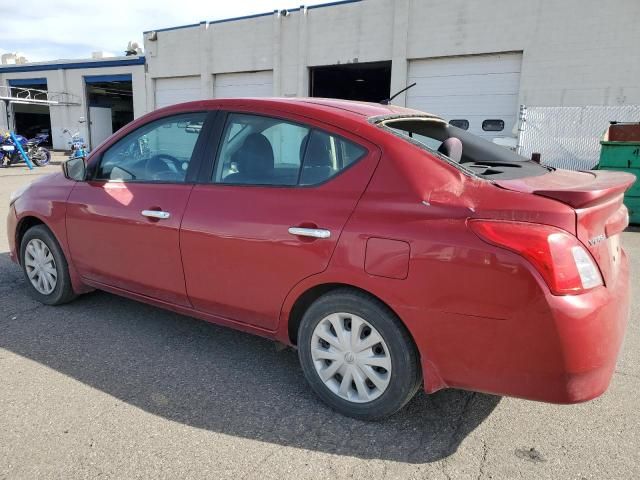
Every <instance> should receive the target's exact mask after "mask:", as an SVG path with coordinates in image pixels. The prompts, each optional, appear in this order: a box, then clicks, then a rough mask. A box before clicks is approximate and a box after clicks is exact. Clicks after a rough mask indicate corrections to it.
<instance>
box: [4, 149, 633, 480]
mask: <svg viewBox="0 0 640 480" xmlns="http://www.w3.org/2000/svg"><path fill="white" fill-rule="evenodd" d="M59 159H60V157H56V160H59ZM59 168H60V167H59V166H58V165H52V166H49V167H46V168H39V169H35V170H34V171H31V172H30V171H28V170H27V168H26V167H25V166H18V167H12V168H9V169H0V479H36V478H37V479H44V478H46V479H58V478H59V479H87V478H121V479H135V478H152V479H164V478H166V479H176V478H194V479H200V478H211V479H236V478H243V479H244V478H247V479H270V478H273V479H278V480H284V479H289V478H291V479H296V480H301V479H307V478H309V479H334V478H337V479H342V478H357V479H360V478H362V479H369V480H374V479H414V478H415V479H417V478H428V479H456V480H457V479H554V480H559V479H577V480H582V479H637V478H640V449H639V445H640V409H639V408H638V406H639V401H638V392H639V390H640V281H638V274H639V273H638V272H639V271H640V231H629V232H626V233H624V234H623V245H624V247H625V249H626V251H627V253H628V255H629V257H630V259H631V264H632V265H631V267H632V289H633V292H632V294H633V302H632V311H631V318H630V323H629V327H628V330H627V336H626V340H625V344H624V348H623V351H622V354H621V356H620V361H619V365H618V368H617V370H616V374H615V376H614V378H613V381H612V384H611V386H610V388H609V390H608V392H606V393H605V394H604V395H603V396H602V397H600V398H598V399H596V400H594V401H591V402H587V403H584V404H580V405H570V406H559V405H549V404H544V403H537V402H530V401H525V400H518V399H512V398H500V397H496V396H491V395H484V394H479V393H470V392H464V391H458V390H445V391H441V392H438V393H436V394H433V395H425V394H424V393H420V394H418V395H417V396H416V398H415V399H414V400H413V401H412V402H411V403H410V404H409V405H408V406H407V407H406V408H405V409H404V410H403V411H402V412H400V413H399V414H397V415H395V416H394V417H392V418H390V419H388V420H386V421H383V422H377V423H366V422H360V421H356V420H352V419H348V418H345V417H341V416H340V415H338V414H335V413H333V412H332V411H331V410H329V409H328V408H327V407H326V406H325V405H324V404H322V403H321V402H320V401H319V400H318V399H317V398H316V397H315V396H314V394H313V393H312V392H311V391H310V389H309V388H308V387H307V385H306V383H305V380H304V378H303V375H302V371H301V369H300V367H299V365H298V361H297V356H296V352H294V351H293V350H291V349H285V350H280V349H278V348H276V346H275V344H274V343H272V342H270V341H267V340H264V339H261V338H257V337H253V336H250V335H247V334H243V333H239V332H236V331H233V330H229V329H226V328H222V327H218V326H215V325H211V324H208V323H205V322H202V321H198V320H195V319H192V318H189V317H185V316H181V315H177V314H175V313H171V312H167V311H164V310H160V309H158V308H154V307H151V306H147V305H143V304H140V303H136V302H134V301H131V300H126V299H123V298H120V297H117V296H114V295H110V294H107V293H103V292H94V293H91V294H87V295H84V296H82V297H80V298H79V299H78V300H76V301H75V302H73V303H71V304H68V305H65V306H61V307H47V306H43V305H40V304H38V303H36V302H34V301H33V300H31V299H30V298H29V297H28V296H27V294H26V290H25V282H24V279H23V276H22V273H21V271H20V269H19V267H18V266H16V265H14V264H13V263H11V261H10V260H9V258H8V255H7V253H6V252H7V251H8V246H7V240H6V227H5V223H4V218H5V217H6V214H7V209H8V208H7V207H8V198H9V194H10V192H11V191H13V190H14V189H16V188H18V187H19V186H20V185H23V184H25V183H27V182H29V181H31V180H33V179H34V178H35V177H36V176H39V175H43V174H45V173H49V172H52V171H57V170H58V169H59Z"/></svg>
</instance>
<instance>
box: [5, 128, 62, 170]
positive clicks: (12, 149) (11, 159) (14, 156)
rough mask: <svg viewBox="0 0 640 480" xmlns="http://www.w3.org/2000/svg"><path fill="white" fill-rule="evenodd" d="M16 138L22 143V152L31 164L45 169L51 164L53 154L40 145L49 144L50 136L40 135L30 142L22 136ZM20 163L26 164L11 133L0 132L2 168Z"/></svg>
mask: <svg viewBox="0 0 640 480" xmlns="http://www.w3.org/2000/svg"><path fill="white" fill-rule="evenodd" d="M15 138H16V139H17V140H18V142H20V146H21V147H22V150H23V151H24V152H25V154H26V155H27V157H28V158H29V160H31V163H33V164H34V165H35V166H37V167H44V166H45V165H48V164H49V162H50V161H51V153H50V152H49V150H48V149H46V148H44V147H42V146H41V145H40V144H42V143H46V142H47V140H48V139H49V135H48V134H46V133H39V134H38V135H36V136H35V137H33V138H31V139H29V140H27V139H26V138H25V137H23V136H22V135H17V134H16V135H15ZM20 162H24V159H23V158H22V155H21V154H20V151H19V149H18V148H17V147H16V144H15V142H14V141H13V139H12V138H11V135H10V134H9V132H0V167H8V166H10V165H15V164H17V163H20Z"/></svg>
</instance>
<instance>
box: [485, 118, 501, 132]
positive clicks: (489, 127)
mask: <svg viewBox="0 0 640 480" xmlns="http://www.w3.org/2000/svg"><path fill="white" fill-rule="evenodd" d="M482 130H484V131H485V132H501V131H503V130H504V120H498V119H491V120H484V121H483V122H482Z"/></svg>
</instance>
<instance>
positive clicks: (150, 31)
mask: <svg viewBox="0 0 640 480" xmlns="http://www.w3.org/2000/svg"><path fill="white" fill-rule="evenodd" d="M200 23H202V22H200ZM200 23H190V24H189V25H178V26H177V27H167V28H158V29H157V30H147V31H146V32H142V34H143V35H145V34H147V33H152V32H156V33H157V32H168V31H170V30H180V29H181V28H193V27H198V26H200Z"/></svg>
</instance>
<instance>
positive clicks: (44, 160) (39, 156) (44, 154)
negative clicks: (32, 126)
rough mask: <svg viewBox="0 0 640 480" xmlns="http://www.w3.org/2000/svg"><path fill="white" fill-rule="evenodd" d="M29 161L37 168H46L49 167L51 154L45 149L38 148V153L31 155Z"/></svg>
mask: <svg viewBox="0 0 640 480" xmlns="http://www.w3.org/2000/svg"><path fill="white" fill-rule="evenodd" d="M29 159H30V160H31V161H32V162H33V164H34V165H35V166H36V167H44V166H45V165H49V162H50V161H51V152H49V150H47V149H46V148H44V147H38V148H36V151H35V152H33V154H31V155H30V157H29Z"/></svg>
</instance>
